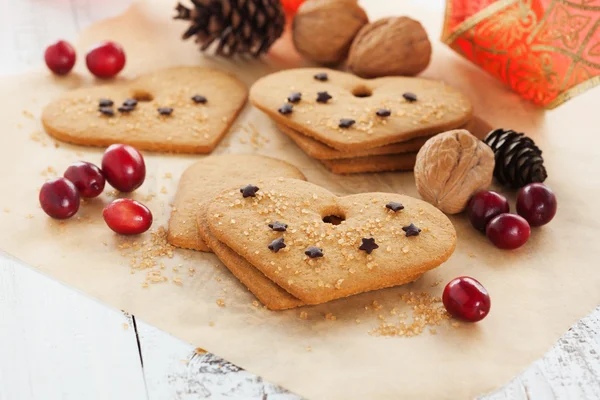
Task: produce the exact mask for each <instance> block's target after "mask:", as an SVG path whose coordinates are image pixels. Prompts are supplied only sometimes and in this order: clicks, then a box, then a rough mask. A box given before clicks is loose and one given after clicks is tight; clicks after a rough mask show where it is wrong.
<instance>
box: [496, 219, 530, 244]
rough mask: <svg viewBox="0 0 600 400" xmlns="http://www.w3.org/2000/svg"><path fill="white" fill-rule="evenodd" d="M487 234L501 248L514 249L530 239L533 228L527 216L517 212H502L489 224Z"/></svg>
mask: <svg viewBox="0 0 600 400" xmlns="http://www.w3.org/2000/svg"><path fill="white" fill-rule="evenodd" d="M485 234H486V235H487V237H488V239H490V240H491V241H492V243H494V245H495V246H496V247H498V248H500V249H506V250H514V249H517V248H519V247H521V246H523V245H524V244H525V243H527V240H529V235H530V234H531V228H530V227H529V223H527V221H526V220H525V218H523V217H521V216H519V215H516V214H500V215H497V216H496V217H494V218H493V219H492V220H491V221H490V222H489V223H488V225H487V229H486V230H485Z"/></svg>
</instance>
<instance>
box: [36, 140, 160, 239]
mask: <svg viewBox="0 0 600 400" xmlns="http://www.w3.org/2000/svg"><path fill="white" fill-rule="evenodd" d="M145 178H146V164H145V163H144V157H142V154H141V153H140V152H139V151H138V150H136V149H135V148H134V147H131V146H128V145H124V144H113V145H112V146H110V147H108V148H107V149H106V151H105V152H104V156H103V157H102V169H100V168H98V167H97V166H96V165H94V164H92V163H89V162H85V161H78V162H76V163H74V164H72V165H71V166H69V168H67V170H66V171H65V173H64V177H62V178H56V179H53V180H51V181H48V182H46V183H44V185H43V186H42V189H41V190H40V205H41V206H42V209H43V210H44V212H45V213H46V214H48V215H49V216H51V217H52V218H56V219H66V218H70V217H72V216H73V215H75V213H77V211H78V210H79V201H80V197H85V198H93V197H97V196H99V195H100V193H102V191H103V190H104V184H105V181H108V183H109V184H110V185H111V186H112V187H114V188H115V189H117V190H119V191H121V192H132V191H134V190H135V189H137V188H138V187H140V186H141V185H142V183H144V179H145ZM102 216H103V217H104V221H105V222H106V224H107V225H108V227H109V228H110V229H112V230H113V231H115V232H117V233H120V234H122V235H136V234H139V233H143V232H145V231H147V230H148V229H149V228H150V226H151V225H152V213H151V212H150V210H149V209H148V207H146V206H145V205H143V204H142V203H139V202H137V201H135V200H131V199H117V200H114V201H113V202H111V203H110V204H109V205H107V206H106V207H105V208H104V212H103V213H102Z"/></svg>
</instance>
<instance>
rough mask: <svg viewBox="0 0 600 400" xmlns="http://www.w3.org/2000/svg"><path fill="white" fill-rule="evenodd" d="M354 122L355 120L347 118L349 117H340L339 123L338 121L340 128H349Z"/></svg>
mask: <svg viewBox="0 0 600 400" xmlns="http://www.w3.org/2000/svg"><path fill="white" fill-rule="evenodd" d="M355 123H356V121H355V120H353V119H349V118H342V119H340V123H339V125H338V126H339V127H340V128H350V127H351V126H352V125H354V124H355Z"/></svg>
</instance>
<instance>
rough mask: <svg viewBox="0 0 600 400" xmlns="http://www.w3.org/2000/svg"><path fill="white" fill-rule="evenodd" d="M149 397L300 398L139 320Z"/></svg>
mask: <svg viewBox="0 0 600 400" xmlns="http://www.w3.org/2000/svg"><path fill="white" fill-rule="evenodd" d="M137 328H138V337H139V339H140V345H141V351H142V356H143V359H144V376H145V378H146V385H147V388H148V398H149V400H163V399H177V400H192V399H198V398H210V399H223V398H232V399H247V400H253V399H256V400H263V399H269V400H299V399H300V397H298V396H297V395H295V394H293V393H290V392H288V391H286V390H285V389H283V388H280V387H278V386H277V385H273V384H271V383H268V382H265V381H264V380H263V379H262V378H260V377H258V376H256V375H254V374H251V373H249V372H247V371H244V370H243V369H241V368H239V367H237V366H235V365H233V364H231V363H229V362H227V361H225V360H223V359H222V358H220V357H217V356H214V355H212V354H210V353H205V352H204V351H203V350H202V349H197V348H195V347H194V346H192V345H189V344H187V343H184V342H182V341H181V340H179V339H177V338H175V337H173V336H171V335H168V334H167V333H164V332H163V331H161V330H159V329H157V328H154V327H153V326H151V325H148V324H146V323H144V322H142V321H140V320H137Z"/></svg>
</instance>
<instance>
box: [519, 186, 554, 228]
mask: <svg viewBox="0 0 600 400" xmlns="http://www.w3.org/2000/svg"><path fill="white" fill-rule="evenodd" d="M517 212H518V213H519V215H520V216H522V217H523V218H525V219H526V220H527V222H529V225H531V226H542V225H546V224H547V223H548V222H550V221H552V218H554V216H555V215H556V196H555V195H554V192H553V191H552V190H551V189H550V188H549V187H548V186H546V185H544V184H543V183H530V184H529V185H527V186H525V187H523V188H522V189H521V190H519V195H518V196H517Z"/></svg>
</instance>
